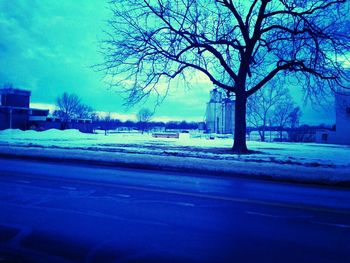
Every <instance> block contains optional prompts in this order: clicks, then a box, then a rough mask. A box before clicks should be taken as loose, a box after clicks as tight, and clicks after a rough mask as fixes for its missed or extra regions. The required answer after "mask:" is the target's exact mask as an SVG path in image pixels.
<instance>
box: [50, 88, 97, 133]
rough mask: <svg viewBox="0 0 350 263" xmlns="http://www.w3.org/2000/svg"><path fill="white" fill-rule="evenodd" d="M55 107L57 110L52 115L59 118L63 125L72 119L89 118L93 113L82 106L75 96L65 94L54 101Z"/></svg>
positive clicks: (87, 107) (88, 107)
mask: <svg viewBox="0 0 350 263" xmlns="http://www.w3.org/2000/svg"><path fill="white" fill-rule="evenodd" d="M56 105H57V107H58V109H57V110H55V111H54V113H53V115H54V116H57V117H59V118H61V119H62V121H63V123H64V124H66V123H67V122H68V121H70V120H71V119H73V118H90V117H91V114H92V112H93V109H92V108H91V107H90V106H87V105H85V104H83V103H82V102H81V100H80V98H79V97H78V96H77V95H76V94H69V93H67V92H64V93H63V94H62V95H61V96H59V97H58V98H57V99H56ZM64 126H66V125H64ZM63 129H65V127H63Z"/></svg>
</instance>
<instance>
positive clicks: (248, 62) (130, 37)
mask: <svg viewBox="0 0 350 263" xmlns="http://www.w3.org/2000/svg"><path fill="white" fill-rule="evenodd" d="M111 9H112V11H113V18H112V19H111V20H110V22H109V25H110V30H109V32H108V36H109V37H108V39H107V40H106V41H105V42H104V45H103V47H102V49H103V52H104V54H105V62H104V63H103V64H102V65H101V70H104V71H105V73H106V78H107V79H109V80H110V81H111V85H115V86H117V87H119V86H121V87H124V89H123V90H124V91H126V92H127V94H128V99H127V102H129V103H136V102H138V101H140V100H142V99H144V98H146V97H147V96H149V95H151V94H155V95H156V96H158V98H159V99H160V100H161V99H162V98H163V96H165V95H166V94H167V88H164V83H170V81H171V80H172V79H174V78H177V77H181V76H182V77H186V78H188V76H190V74H191V72H194V71H199V72H201V73H202V74H204V75H206V76H207V77H208V78H209V79H210V81H211V82H212V83H213V84H214V85H215V86H217V87H219V88H221V89H224V90H225V91H227V93H234V94H235V96H236V106H235V134H234V145H233V150H234V152H237V153H245V152H247V151H248V149H247V146H246V102H247V98H248V97H249V96H251V95H252V94H254V93H255V92H257V91H258V90H260V89H261V88H262V87H263V86H265V84H267V83H268V82H269V81H270V80H272V79H274V78H275V77H276V76H280V77H282V76H292V77H293V78H292V79H293V80H297V81H300V83H303V85H300V86H302V87H303V88H304V91H305V93H306V95H308V96H316V95H319V94H322V93H323V92H324V91H327V90H329V89H328V88H331V89H334V88H335V87H336V86H337V85H341V83H342V79H343V78H344V67H345V65H346V63H344V62H349V59H348V55H347V52H348V51H349V50H350V41H349V40H350V35H349V34H348V29H349V26H348V25H347V24H346V23H347V22H348V21H347V17H348V13H349V10H348V9H349V6H348V3H347V1H346V0H308V1H300V0H250V1H243V0H237V1H233V0H159V1H151V0H143V1H140V0H126V1H117V0H112V1H111ZM191 70H192V71H191ZM286 79H287V80H288V79H289V78H286ZM187 80H188V79H187ZM168 88H169V86H168Z"/></svg>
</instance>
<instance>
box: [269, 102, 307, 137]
mask: <svg viewBox="0 0 350 263" xmlns="http://www.w3.org/2000/svg"><path fill="white" fill-rule="evenodd" d="M290 99H291V98H290ZM300 116H301V111H300V108H299V107H296V106H295V104H294V102H293V101H292V100H286V101H284V102H283V101H280V102H279V103H278V104H277V105H276V107H275V110H274V111H273V118H272V123H273V124H274V125H276V126H277V127H278V130H279V132H280V140H281V141H282V140H283V130H284V129H285V128H286V127H287V126H290V127H291V128H295V127H296V126H297V125H298V123H299V119H300Z"/></svg>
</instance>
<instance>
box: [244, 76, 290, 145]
mask: <svg viewBox="0 0 350 263" xmlns="http://www.w3.org/2000/svg"><path fill="white" fill-rule="evenodd" d="M291 100H292V98H291V96H290V94H289V90H288V89H287V88H285V87H283V86H281V85H280V84H278V83H277V82H276V81H272V82H270V83H269V84H268V85H267V86H266V87H264V88H262V89H260V90H258V91H257V92H256V93H255V94H253V95H252V96H250V97H249V99H248V104H247V121H248V123H249V124H250V125H251V126H252V127H254V128H256V129H257V130H258V132H259V136H260V140H261V141H262V142H263V141H265V132H266V127H267V125H268V124H270V125H271V121H273V120H277V119H274V117H275V114H276V113H281V109H282V108H283V109H285V106H286V105H289V104H290V101H291ZM282 105H283V107H282ZM276 111H277V112H276ZM279 115H280V114H279ZM287 115H288V113H287Z"/></svg>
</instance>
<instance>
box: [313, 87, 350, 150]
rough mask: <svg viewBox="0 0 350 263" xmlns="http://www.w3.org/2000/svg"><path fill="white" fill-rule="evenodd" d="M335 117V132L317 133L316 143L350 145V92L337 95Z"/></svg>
mask: <svg viewBox="0 0 350 263" xmlns="http://www.w3.org/2000/svg"><path fill="white" fill-rule="evenodd" d="M335 115H336V116H335V120H336V125H335V131H330V130H325V129H324V130H319V131H317V132H316V142H319V143H334V144H346V145H350V92H342V93H337V94H336V95H335Z"/></svg>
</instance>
